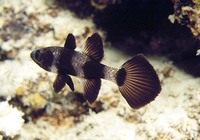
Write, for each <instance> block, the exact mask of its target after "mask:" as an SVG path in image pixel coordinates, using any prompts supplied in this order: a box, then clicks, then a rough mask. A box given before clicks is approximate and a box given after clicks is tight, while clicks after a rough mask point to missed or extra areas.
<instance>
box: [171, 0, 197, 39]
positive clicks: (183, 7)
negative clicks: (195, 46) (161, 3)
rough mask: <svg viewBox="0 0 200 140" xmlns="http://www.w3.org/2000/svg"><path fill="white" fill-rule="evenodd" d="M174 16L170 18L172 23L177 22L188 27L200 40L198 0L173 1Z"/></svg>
mask: <svg viewBox="0 0 200 140" xmlns="http://www.w3.org/2000/svg"><path fill="white" fill-rule="evenodd" d="M173 3H174V11H175V12H174V14H173V15H170V16H169V19H170V21H171V22H172V23H174V22H175V20H177V21H178V23H180V24H182V25H186V26H187V27H188V28H190V30H191V31H192V33H193V34H194V36H196V37H197V38H199V39H200V2H199V1H198V0H186V1H182V0H173Z"/></svg>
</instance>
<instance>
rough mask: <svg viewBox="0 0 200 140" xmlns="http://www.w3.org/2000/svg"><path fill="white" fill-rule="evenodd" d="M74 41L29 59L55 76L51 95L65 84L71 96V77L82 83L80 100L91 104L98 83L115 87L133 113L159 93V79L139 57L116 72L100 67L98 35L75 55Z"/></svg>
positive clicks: (40, 51) (70, 36)
mask: <svg viewBox="0 0 200 140" xmlns="http://www.w3.org/2000/svg"><path fill="white" fill-rule="evenodd" d="M76 47H77V46H76V40H75V37H74V35H73V34H71V33H69V34H68V36H67V38H66V40H65V43H64V47H61V46H50V47H46V48H40V49H36V50H34V51H32V52H31V54H30V57H31V58H32V60H33V61H34V62H35V63H36V64H38V65H39V66H40V67H41V68H43V69H44V70H46V71H48V72H53V73H56V74H57V76H56V78H55V81H54V83H53V89H54V92H55V93H58V92H60V91H61V90H62V89H63V88H64V87H65V85H66V84H67V85H68V86H69V88H70V89H71V90H72V91H73V92H74V90H75V89H74V83H73V80H72V78H71V76H76V77H78V78H80V79H82V81H83V96H84V98H85V99H86V100H87V101H88V102H89V103H90V104H93V103H94V102H95V101H96V99H97V97H98V94H99V90H100V88H101V79H104V80H109V81H111V82H114V83H115V84H117V86H118V88H119V91H120V93H121V95H122V96H123V97H124V98H125V100H126V101H127V103H128V104H129V105H130V107H131V108H133V109H139V108H141V107H143V106H145V105H146V104H148V103H150V102H151V101H153V100H154V99H155V98H156V97H157V96H158V94H159V93H160V91H161V84H160V80H159V77H158V75H157V73H156V71H155V69H154V68H153V66H152V65H151V64H150V63H149V61H148V60H147V59H146V58H145V56H144V55H143V54H137V55H135V56H133V58H131V59H129V60H128V61H126V62H125V63H124V64H123V65H122V66H121V67H120V68H113V67H110V66H107V65H104V64H102V63H101V60H102V59H103V57H104V50H103V41H102V38H101V36H100V35H99V34H98V33H94V34H93V35H91V36H90V37H88V38H87V40H86V43H85V46H84V48H83V51H82V52H79V51H76V50H75V49H76Z"/></svg>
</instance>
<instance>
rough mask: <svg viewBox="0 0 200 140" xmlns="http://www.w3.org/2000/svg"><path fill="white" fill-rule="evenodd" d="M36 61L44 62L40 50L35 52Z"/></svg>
mask: <svg viewBox="0 0 200 140" xmlns="http://www.w3.org/2000/svg"><path fill="white" fill-rule="evenodd" d="M35 59H36V60H37V61H38V62H40V61H41V60H42V53H41V52H40V50H37V51H36V52H35Z"/></svg>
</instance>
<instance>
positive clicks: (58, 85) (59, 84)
mask: <svg viewBox="0 0 200 140" xmlns="http://www.w3.org/2000/svg"><path fill="white" fill-rule="evenodd" d="M65 84H67V85H68V86H69V87H70V89H71V90H72V91H74V83H73V81H72V79H71V77H70V76H69V75H60V74H58V75H57V77H56V79H55V81H54V83H53V88H54V91H55V92H56V93H58V92H60V91H61V90H62V89H63V88H64V87H65Z"/></svg>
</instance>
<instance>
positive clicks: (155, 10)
mask: <svg viewBox="0 0 200 140" xmlns="http://www.w3.org/2000/svg"><path fill="white" fill-rule="evenodd" d="M91 1H95V0H84V2H80V1H78V0H75V1H73V2H70V1H69V0H68V1H67V0H66V1H64V0H59V2H60V3H62V4H60V5H62V7H63V8H66V7H67V8H69V9H71V10H72V11H74V12H75V13H76V14H77V15H78V16H79V17H82V18H83V17H84V16H85V17H88V16H92V17H93V20H94V22H95V23H96V25H97V27H98V28H101V29H103V30H104V31H106V34H107V40H108V41H110V42H111V43H112V46H114V47H116V48H118V49H120V50H122V51H123V52H125V53H128V54H130V55H134V54H137V53H144V54H146V55H160V56H166V57H168V58H169V59H171V60H172V61H173V62H174V64H176V65H177V66H179V67H180V68H181V69H183V70H185V71H186V72H188V73H190V74H192V75H194V76H200V72H199V70H200V64H199V63H200V61H199V59H200V57H197V56H196V51H197V49H198V48H200V41H199V40H197V39H196V38H194V36H193V35H192V33H191V31H190V30H189V29H188V28H187V27H185V26H182V25H179V24H177V23H174V24H172V23H170V21H169V19H168V16H169V15H170V14H173V13H174V8H173V6H174V5H173V3H172V1H171V0H165V1H161V0H123V1H120V2H118V3H113V4H108V5H107V6H106V8H104V9H98V8H97V7H94V6H92V5H91ZM96 1H98V0H96ZM105 1H106V0H105ZM106 2H110V0H107V1H106ZM64 3H65V4H64ZM65 5H66V7H65Z"/></svg>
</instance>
